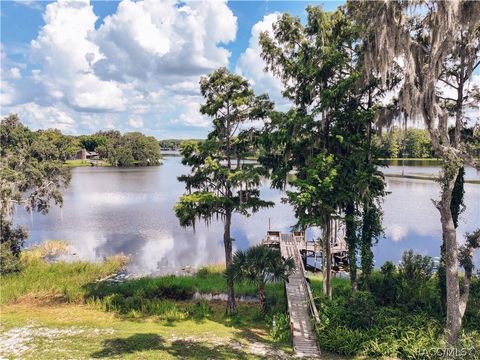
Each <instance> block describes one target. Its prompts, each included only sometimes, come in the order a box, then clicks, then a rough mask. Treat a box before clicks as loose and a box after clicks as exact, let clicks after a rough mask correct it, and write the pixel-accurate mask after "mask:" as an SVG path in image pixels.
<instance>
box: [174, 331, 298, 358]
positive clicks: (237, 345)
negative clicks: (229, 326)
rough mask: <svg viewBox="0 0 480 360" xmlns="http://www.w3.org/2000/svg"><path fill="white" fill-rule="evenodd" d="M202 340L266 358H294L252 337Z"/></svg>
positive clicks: (195, 340) (189, 339)
mask: <svg viewBox="0 0 480 360" xmlns="http://www.w3.org/2000/svg"><path fill="white" fill-rule="evenodd" d="M170 340H171V341H172V342H175V341H184V342H192V343H195V342H197V341H198V339H197V338H195V337H176V336H172V337H171V338H170ZM202 342H208V343H209V344H211V345H212V346H213V347H217V346H226V347H229V348H231V349H233V350H238V351H244V352H247V353H249V354H251V355H256V356H261V357H265V358H267V359H278V360H280V359H282V360H283V359H293V358H294V357H293V356H292V355H291V354H289V353H287V352H285V351H283V350H281V349H277V348H275V347H274V346H272V345H270V344H268V343H265V342H261V341H257V340H254V339H248V341H243V342H240V341H238V340H235V339H229V340H228V339H221V338H213V339H202Z"/></svg>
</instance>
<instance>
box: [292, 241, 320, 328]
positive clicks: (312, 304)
mask: <svg viewBox="0 0 480 360" xmlns="http://www.w3.org/2000/svg"><path fill="white" fill-rule="evenodd" d="M294 246H295V256H296V257H297V263H300V266H301V269H300V270H301V271H302V274H303V277H302V284H303V287H304V289H305V291H306V292H307V294H308V305H309V309H310V314H311V315H312V317H313V320H314V322H315V323H314V327H315V329H316V328H317V326H319V325H320V316H319V315H318V310H317V306H316V305H315V301H314V299H313V294H312V289H311V288H310V284H309V283H308V282H307V272H306V271H305V266H304V265H303V259H302V258H301V257H300V251H299V250H298V246H297V242H296V241H294Z"/></svg>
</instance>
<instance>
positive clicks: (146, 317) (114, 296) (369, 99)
mask: <svg viewBox="0 0 480 360" xmlns="http://www.w3.org/2000/svg"><path fill="white" fill-rule="evenodd" d="M306 11H307V17H306V21H305V22H304V23H302V20H301V19H300V18H297V17H294V16H291V15H290V14H288V13H283V14H282V15H279V16H278V18H277V19H276V20H275V22H274V23H273V25H272V31H271V32H262V33H261V34H260V36H259V49H260V52H261V57H262V59H263V60H264V62H265V65H266V69H265V70H266V71H269V72H271V73H272V74H273V75H275V76H277V77H278V78H279V80H280V81H281V83H282V86H283V92H282V95H283V96H284V97H285V98H286V99H287V100H288V101H289V103H290V105H291V108H290V109H288V110H287V111H279V110H278V109H276V108H275V104H274V103H273V102H272V101H271V100H270V98H269V96H268V94H260V95H256V94H255V93H254V90H253V88H252V85H251V84H250V83H249V82H248V80H246V79H245V78H243V77H242V76H241V75H238V74H234V73H231V72H230V71H229V70H228V69H227V68H225V67H223V68H219V69H217V70H214V71H212V72H211V73H210V74H208V75H207V76H204V77H202V78H201V80H200V92H201V95H202V96H203V97H204V103H203V104H202V105H201V106H200V112H201V114H202V115H204V116H209V117H210V118H211V120H212V123H211V125H212V127H211V132H210V133H209V134H208V138H207V139H206V140H204V141H189V142H185V143H183V144H181V146H180V145H179V144H178V143H177V142H175V141H167V142H166V143H165V146H168V147H169V148H175V149H178V148H179V146H180V148H181V154H182V157H183V160H182V163H183V164H184V165H187V166H189V168H190V169H189V173H188V174H184V175H182V176H180V177H179V178H178V180H179V181H180V182H182V183H184V184H185V193H184V194H183V195H182V196H181V197H180V198H179V200H178V202H177V204H176V205H175V207H174V209H173V211H174V212H175V214H176V216H177V217H178V220H179V223H180V225H181V226H184V227H193V228H194V227H195V225H196V223H197V222H198V221H199V220H200V221H204V222H205V223H206V224H207V225H208V224H209V223H210V222H211V221H212V220H213V219H218V220H220V221H221V222H222V223H223V225H224V234H223V242H224V247H225V263H226V269H227V270H228V271H225V268H223V267H205V268H202V269H199V270H198V272H196V273H195V274H194V275H185V276H174V275H166V276H161V277H144V278H139V279H132V280H123V281H115V279H114V280H108V279H105V278H106V277H108V276H113V274H114V273H117V272H119V271H121V270H122V269H123V267H124V266H125V265H126V264H127V262H128V259H127V258H125V257H124V256H116V257H113V258H109V259H106V260H105V261H102V262H98V263H89V262H84V261H73V262H66V261H62V257H61V255H66V254H64V252H65V251H64V250H65V247H66V246H67V245H66V244H65V243H60V244H55V243H47V244H45V245H43V247H37V248H33V249H31V250H28V251H24V252H23V253H22V247H23V245H24V242H25V240H26V239H27V237H28V233H27V231H26V230H25V229H23V228H21V227H15V226H14V224H13V220H12V219H13V215H14V213H15V211H16V210H17V208H18V207H22V208H24V209H25V210H27V211H30V212H33V211H35V212H41V213H44V214H45V213H47V212H48V210H49V208H50V204H51V203H55V204H57V205H60V206H61V205H62V203H63V197H62V192H61V191H62V190H63V189H64V188H65V187H66V186H68V184H69V181H70V177H71V174H70V172H69V167H71V166H76V165H80V166H85V165H86V164H87V162H84V161H83V160H81V161H77V160H73V161H72V159H73V158H74V157H76V156H75V154H76V152H77V151H78V150H79V149H81V150H87V151H89V152H94V153H93V154H91V153H90V154H89V156H92V157H98V162H94V161H97V160H93V158H92V160H91V162H90V164H99V165H112V166H119V167H127V166H136V165H137V166H152V165H158V164H159V163H160V158H161V153H160V143H159V142H158V140H157V139H155V138H154V137H151V136H145V135H143V134H142V133H139V132H129V133H125V134H121V133H120V132H119V131H116V130H109V131H100V132H97V133H95V134H93V135H82V136H66V135H63V134H62V133H61V132H60V131H58V130H39V131H31V130H29V129H28V128H27V127H26V126H24V125H23V124H22V123H21V122H20V119H19V118H18V116H16V115H10V116H8V117H6V118H5V119H3V120H2V122H1V128H0V136H1V140H2V148H1V150H0V151H1V155H2V156H1V176H2V181H1V182H0V186H1V188H0V195H1V198H0V201H1V210H0V225H1V232H2V234H1V235H2V236H1V243H0V245H1V262H2V267H1V281H2V289H1V290H2V291H1V300H0V303H1V306H2V327H3V330H4V331H3V334H2V337H3V340H5V341H3V342H5V343H7V344H9V343H12V342H11V341H10V342H9V339H10V337H14V338H15V341H13V343H14V344H15V347H12V348H9V349H7V351H6V353H5V354H2V356H4V355H5V356H8V357H15V356H17V355H18V352H20V353H21V355H22V356H23V357H32V358H33V357H38V351H42V354H45V357H46V358H48V357H50V358H57V357H62V356H63V357H93V358H102V357H118V358H126V357H127V358H128V357H131V358H138V357H140V358H141V357H145V358H158V357H166V358H167V357H184V358H198V357H205V358H210V357H214V358H215V357H216V358H245V359H248V358H256V357H260V358H261V357H265V358H272V357H278V358H285V357H288V356H290V355H291V349H290V348H289V347H288V345H287V344H288V343H289V342H290V338H289V330H290V329H289V323H288V320H287V314H286V312H285V310H286V309H285V308H286V300H285V294H284V290H283V283H282V282H281V281H280V282H276V283H267V280H268V279H270V278H275V279H279V280H283V279H284V278H285V276H286V275H287V272H288V271H290V270H291V266H287V268H288V269H286V268H284V267H282V269H281V271H280V273H279V275H278V276H277V275H275V276H273V274H274V273H275V269H274V268H275V266H274V265H276V264H279V263H280V260H279V259H278V254H275V256H276V259H277V260H279V261H278V262H276V261H273V262H274V263H275V264H272V261H271V259H269V261H268V262H266V261H265V260H266V256H265V257H264V255H263V254H265V253H266V251H265V250H266V249H265V248H262V247H254V248H253V250H252V248H251V249H250V250H246V253H243V252H238V253H237V256H236V258H234V256H233V240H234V239H233V238H232V236H231V226H232V219H235V218H233V217H232V216H233V214H239V215H242V216H251V215H253V214H254V213H256V212H258V211H259V210H260V209H262V208H268V207H271V206H273V205H274V204H273V202H271V201H267V200H264V199H262V197H261V195H263V194H261V193H260V190H259V187H260V184H261V180H262V179H263V177H268V178H269V180H270V183H271V186H272V187H273V188H277V189H279V190H281V191H284V195H285V196H284V199H283V201H285V202H287V203H288V204H289V205H290V206H291V207H292V208H293V212H294V215H295V217H296V223H295V224H291V225H292V226H293V227H294V228H295V229H297V230H298V229H306V228H317V229H320V230H321V233H322V235H321V238H320V239H318V240H319V243H320V245H321V251H322V258H323V259H324V260H325V261H324V263H323V264H322V270H323V275H322V278H321V279H319V278H316V277H315V276H311V279H310V282H311V284H312V288H313V293H314V295H315V301H316V304H317V306H318V308H319V313H320V319H321V323H320V325H318V324H317V326H316V332H317V334H316V335H317V337H318V341H319V344H320V347H321V348H322V349H323V350H326V351H331V352H334V353H336V354H338V355H339V356H342V358H344V357H345V356H355V357H363V358H372V357H384V358H402V359H430V358H431V359H437V358H441V357H443V356H442V351H435V349H440V350H441V349H446V350H449V351H450V350H452V349H453V350H460V351H462V352H461V354H462V355H461V356H462V357H464V358H475V357H478V355H479V354H480V330H479V328H478V324H480V303H479V302H480V284H479V278H478V274H476V273H475V272H474V270H475V267H474V263H473V256H474V252H475V250H476V249H478V248H480V229H474V230H473V232H472V233H469V234H465V239H464V240H465V241H464V242H463V244H462V242H461V241H460V240H459V239H458V237H457V232H456V228H457V227H458V223H459V219H460V218H461V215H462V211H463V210H464V193H465V188H464V183H465V179H464V176H465V167H466V166H469V165H470V166H474V167H476V168H480V163H479V162H478V155H479V149H480V133H479V129H478V125H477V126H475V127H472V128H468V126H467V124H468V121H467V120H468V119H467V117H466V116H465V109H467V108H475V107H478V102H479V100H480V90H479V89H478V87H473V88H469V82H470V78H472V73H473V69H475V68H477V67H478V66H479V65H480V59H479V55H480V52H479V49H480V41H479V40H478V39H479V37H478V22H479V21H480V5H479V4H478V3H475V2H469V1H460V2H438V3H435V6H425V7H415V5H414V4H412V2H402V1H390V2H385V3H384V2H355V1H350V2H347V4H346V6H343V7H340V8H339V9H337V11H335V12H325V11H323V9H322V8H321V7H319V6H309V7H307V9H306ZM372 14H375V16H372ZM399 59H400V61H399ZM440 83H442V86H443V87H445V86H447V87H449V88H450V90H452V89H454V90H456V91H452V93H454V95H453V96H454V98H447V97H445V96H447V95H446V94H444V93H443V92H442V91H441V90H440V89H439V86H438V85H439V84H440ZM447 92H448V91H447ZM390 93H395V96H394V97H391V99H390V100H392V101H390V100H388V101H387V94H390ZM388 98H390V97H388ZM387 102H389V103H388V104H387ZM449 118H452V119H453V118H454V119H455V120H454V125H453V126H451V127H450V128H449V123H452V122H449ZM414 119H419V120H420V121H423V126H424V128H425V129H427V130H420V129H407V125H409V124H410V123H412V121H413V120H414ZM395 121H397V122H398V121H402V122H404V124H405V129H403V128H402V129H399V128H395V127H394V126H392V124H394V123H395ZM415 121H416V120H415ZM251 122H256V125H257V126H252V127H250V128H249V127H248V124H249V123H251ZM382 128H387V129H389V130H390V132H388V133H384V134H383V135H382ZM250 157H254V158H257V159H258V162H257V163H255V164H253V163H249V162H244V161H242V160H243V159H246V158H250ZM398 157H404V158H405V157H406V158H421V159H423V158H431V157H437V158H438V159H439V160H440V163H441V167H442V171H441V173H440V175H439V176H438V179H437V181H438V183H439V185H440V198H439V199H434V201H433V205H434V206H435V207H436V209H437V210H438V211H439V215H440V216H439V217H440V223H441V229H442V235H441V239H442V246H441V250H440V254H441V259H440V263H439V266H438V267H437V268H435V267H434V263H433V261H432V259H431V258H430V257H428V256H422V255H418V254H414V253H413V252H412V251H410V252H405V253H404V255H403V258H402V262H401V264H400V265H399V266H398V267H397V266H395V265H394V264H392V263H388V262H387V263H385V264H384V265H383V266H382V268H381V269H380V270H378V269H375V268H374V253H373V250H372V249H373V246H374V245H375V244H377V243H378V242H379V240H380V239H381V238H382V236H383V234H384V228H383V225H382V220H383V210H382V203H383V198H384V197H385V196H387V191H386V182H385V177H384V174H383V173H382V172H381V165H382V159H383V158H398ZM292 172H295V176H290V175H291V174H292ZM287 185H288V186H287ZM337 220H338V221H341V222H343V224H344V227H345V237H344V239H343V240H344V241H345V243H346V251H345V252H346V258H347V259H348V273H349V279H337V278H334V277H333V274H334V272H333V265H334V264H333V261H334V258H333V257H332V254H331V251H332V249H331V246H332V244H333V241H332V239H333V233H334V230H333V224H334V222H335V221H337ZM461 244H462V245H461ZM47 245H48V248H47V247H46V246H47ZM62 249H63V250H62ZM258 249H260V250H261V251H259V254H261V256H260V258H261V259H260V258H259V257H258V256H255V258H256V262H255V263H253V264H252V263H251V262H250V261H243V260H242V257H243V256H244V255H245V254H248V253H249V252H252V251H256V250H258ZM52 257H53V260H54V261H53V262H51V260H52ZM246 257H247V255H245V259H246ZM259 260H262V261H259ZM284 260H285V264H289V263H291V259H284ZM236 266H239V267H238V268H236ZM272 269H273V270H272ZM460 269H462V271H463V272H462V273H461V272H460V271H461V270H460ZM435 270H437V271H435ZM226 274H227V275H228V276H227V275H226ZM232 274H236V276H233V275H232ZM99 279H102V280H101V281H100V280H99ZM245 280H250V281H251V282H255V284H252V283H251V282H248V281H247V282H246V281H245ZM257 286H258V288H259V291H258V292H259V300H260V301H259V302H260V304H257V303H256V302H254V303H242V302H241V301H240V299H238V297H241V296H253V295H256V294H257ZM225 293H226V297H227V299H226V301H223V302H217V301H205V300H195V295H196V294H207V295H211V294H225ZM237 302H238V304H237ZM65 309H66V310H65ZM225 309H226V310H225ZM57 311H58V312H59V313H62V311H64V312H63V316H64V317H63V318H61V317H60V318H59V317H58V314H57ZM47 314H48V315H47ZM72 314H78V315H79V317H78V318H72ZM73 317H75V315H74V316H73ZM27 319H28V320H27ZM31 321H33V323H32V322H31ZM273 323H275V325H273ZM66 324H67V326H66V327H65V325H66ZM73 324H75V325H73ZM24 334H27V335H25V336H24V337H25V338H26V339H29V340H24V342H23V343H22V341H23V340H19V338H20V339H23V338H22V336H23V335H24ZM48 334H49V335H48ZM45 339H47V340H45ZM48 339H50V340H52V339H53V340H54V341H51V342H49V340H48ZM59 340H60V341H59ZM19 342H20V344H21V345H22V346H17V345H18V344H19ZM259 349H260V350H259ZM465 351H466V352H467V353H465ZM62 352H64V353H62ZM327 356H328V355H327Z"/></svg>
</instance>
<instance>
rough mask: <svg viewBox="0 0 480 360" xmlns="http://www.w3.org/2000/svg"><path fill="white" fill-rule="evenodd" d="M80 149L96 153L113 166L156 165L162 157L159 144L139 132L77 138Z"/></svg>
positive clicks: (117, 132)
mask: <svg viewBox="0 0 480 360" xmlns="http://www.w3.org/2000/svg"><path fill="white" fill-rule="evenodd" d="M78 142H79V145H80V148H85V149H86V150H88V151H96V152H98V155H99V156H100V158H102V159H105V160H107V161H108V162H109V163H110V164H112V165H113V166H134V165H137V166H152V165H158V164H159V162H160V159H161V157H162V155H161V153H160V144H159V142H158V141H157V139H155V137H153V136H145V135H144V134H142V133H140V132H129V133H125V134H123V135H122V134H121V133H120V132H119V131H117V130H109V131H99V132H97V133H95V134H93V135H81V136H79V137H78Z"/></svg>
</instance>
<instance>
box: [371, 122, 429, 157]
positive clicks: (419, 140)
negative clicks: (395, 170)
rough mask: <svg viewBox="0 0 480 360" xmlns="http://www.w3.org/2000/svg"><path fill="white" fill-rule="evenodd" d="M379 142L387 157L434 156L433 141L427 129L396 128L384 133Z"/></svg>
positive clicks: (383, 153) (378, 139) (384, 155)
mask: <svg viewBox="0 0 480 360" xmlns="http://www.w3.org/2000/svg"><path fill="white" fill-rule="evenodd" d="M376 140H377V144H378V146H379V148H380V150H381V152H382V155H383V157H385V158H391V159H394V158H431V157H434V152H433V148H432V141H431V140H430V136H429V135H428V132H427V130H423V129H407V130H406V131H405V130H403V129H399V128H394V129H393V130H392V131H389V132H386V133H383V134H382V135H381V136H380V137H378V138H377V139H376Z"/></svg>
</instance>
